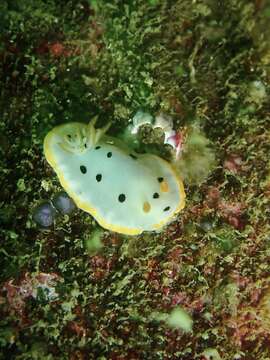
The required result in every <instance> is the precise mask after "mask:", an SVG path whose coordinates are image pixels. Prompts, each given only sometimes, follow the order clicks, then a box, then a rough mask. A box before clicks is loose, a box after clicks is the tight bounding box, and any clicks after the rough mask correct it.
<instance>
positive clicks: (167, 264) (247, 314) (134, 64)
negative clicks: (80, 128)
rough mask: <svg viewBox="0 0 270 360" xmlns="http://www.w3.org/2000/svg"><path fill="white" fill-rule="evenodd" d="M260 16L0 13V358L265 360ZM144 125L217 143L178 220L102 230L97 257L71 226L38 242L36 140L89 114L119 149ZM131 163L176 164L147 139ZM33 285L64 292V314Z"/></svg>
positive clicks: (265, 132)
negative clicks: (138, 231)
mask: <svg viewBox="0 0 270 360" xmlns="http://www.w3.org/2000/svg"><path fill="white" fill-rule="evenodd" d="M269 14H270V7H269V2H268V1H266V0H256V1H255V0H254V1H251V0H227V1H214V0H206V1H192V2H191V1H190V0H175V1H170V0H167V1H161V0H160V1H159V0H147V1H146V0H144V1H143V0H135V1H132V2H131V1H125V0H124V1H120V0H111V1H95V0H92V1H80V0H79V1H74V0H69V1H67V2H62V1H56V0H51V1H43V0H29V1H27V2H26V1H19V0H17V1H16V0H15V1H12V2H11V1H6V0H2V1H1V3H0V63H1V66H0V88H1V92H0V112H1V116H0V183H1V192H0V224H1V225H0V263H1V272H0V283H1V285H0V286H1V289H0V291H1V293H0V344H1V354H0V359H71V360H75V359H87V360H88V359H100V360H101V359H112V360H116V359H117V360H118V359H119V360H120V359H121V360H122V359H181V360H190V359H200V360H205V359H207V360H208V359H210V358H211V357H212V359H220V358H221V359H225V360H227V359H228V360H231V359H249V360H253V359H254V360H255V359H256V360H257V359H268V358H269V357H270V353H269V352H270V351H269V336H270V325H269V324H270V316H269V288H270V281H269V275H270V274H269V261H270V237H269V234H270V225H269V215H270V214H269V209H270V206H269V205H270V204H269V202H270V164H269V151H270V148H269V139H270V130H269V129H270V126H269V123H270V101H269V100H270V99H269V93H270V87H269V80H270V71H269V69H270V67H269V65H270V40H269V37H270V30H269V26H268V24H269V16H270V15H269ZM138 109H142V110H143V111H145V112H147V113H149V114H152V115H153V116H156V115H157V114H160V113H165V114H167V115H168V116H170V117H171V118H172V120H173V125H174V129H175V130H176V131H181V132H183V134H186V133H187V134H188V131H186V129H189V128H191V127H193V126H195V127H196V128H199V129H200V131H202V132H203V133H204V135H205V137H206V138H207V139H208V140H209V142H211V144H212V149H213V151H214V153H215V158H216V165H215V166H214V168H213V171H212V172H211V174H210V176H208V178H207V179H205V180H204V181H203V182H196V181H193V178H192V183H189V182H188V181H186V182H185V190H186V193H187V205H186V208H185V210H184V211H183V212H182V213H181V216H179V217H178V219H177V221H175V222H174V223H172V224H171V225H170V226H169V227H167V228H165V229H164V230H163V231H162V232H161V233H158V234H156V233H150V234H142V235H141V236H139V237H134V238H132V239H130V238H129V237H121V236H119V235H117V234H114V233H110V232H107V231H105V232H104V233H102V234H99V236H98V241H96V243H95V242H94V245H91V244H90V245H91V246H90V249H91V251H89V250H88V247H89V246H88V245H86V244H88V243H89V241H90V240H89V239H91V236H92V234H93V233H94V232H95V231H96V223H95V221H94V220H93V219H92V218H91V217H90V216H89V215H88V214H85V213H83V212H81V211H75V212H74V215H73V216H72V218H71V217H70V218H69V217H68V216H60V217H59V218H57V221H55V226H54V227H52V228H51V229H50V230H47V231H46V232H44V231H40V229H38V228H37V226H36V224H35V223H34V222H33V219H32V213H33V209H34V208H35V207H36V206H37V205H38V204H39V202H40V200H41V199H48V198H49V199H51V198H53V196H54V195H55V194H56V193H57V192H59V191H61V190H62V189H61V187H60V184H59V182H58V179H57V177H56V175H55V173H54V172H53V170H52V169H51V168H50V167H49V166H48V165H47V163H46V161H45V159H44V155H43V152H42V143H43V139H44V137H45V135H46V134H47V133H48V132H49V131H50V130H51V129H52V128H53V127H54V126H57V125H60V124H61V123H66V122H71V121H80V122H84V123H87V122H88V121H89V120H90V119H91V118H93V117H94V116H96V115H98V125H99V126H103V125H105V124H106V123H107V122H108V121H111V122H112V126H111V129H110V134H111V135H113V136H117V135H118V134H120V133H121V132H122V131H124V130H125V129H126V127H127V126H128V124H129V119H131V118H132V117H133V116H134V115H135V114H136V112H137V111H138ZM187 136H188V135H187ZM187 141H188V140H187ZM138 146H139V149H140V151H141V152H145V151H147V152H154V153H156V154H159V156H164V157H166V159H169V158H170V150H168V149H167V147H166V146H165V145H163V139H162V136H160V134H157V133H156V132H155V131H154V130H153V129H149V128H148V127H147V126H145V127H144V128H143V129H142V130H140V143H139V144H138ZM190 148H193V147H192V146H191V147H190ZM183 151H184V148H183ZM196 151H197V150H196ZM195 155H198V156H194V157H193V158H200V156H199V155H200V154H197V153H196V152H195ZM206 155H207V152H206ZM211 156H212V152H211ZM186 158H187V159H189V158H190V157H189V156H188V155H187V156H186ZM207 163H209V162H207ZM189 165H190V164H189ZM181 166H183V164H181ZM184 166H185V165H184ZM190 169H191V168H188V169H187V175H189V174H190ZM198 169H199V168H198ZM199 170H200V169H199ZM198 176H200V171H198ZM100 242H102V244H101V243H100ZM90 243H91V241H90ZM92 249H94V251H92ZM26 274H27V276H26ZM37 274H46V276H47V277H48V278H49V279H60V278H61V281H59V282H58V281H57V282H56V281H55V283H53V285H50V287H49V289H53V290H49V291H53V293H54V294H57V297H50V296H48V293H47V292H48V289H47V287H45V286H36V284H37V280H36V276H37ZM33 284H34V285H35V286H34V285H33ZM33 288H35V289H37V288H38V290H36V291H37V292H38V296H31V295H29V294H30V293H31V291H32V290H33ZM46 289H47V290H46ZM27 295H29V296H27ZM49 295H50V293H49ZM175 308H177V309H181V310H180V311H178V314H185V315H183V316H176V317H175V310H174V309H175ZM166 316H167V317H166ZM172 317H173V319H174V321H173V324H174V326H173V327H170V323H172V322H170V321H168V319H171V318H172ZM179 317H180V319H179ZM183 317H184V319H183ZM187 319H188V321H187ZM185 322H186V323H187V322H188V324H192V325H189V326H183V323H185ZM175 325H176V326H175ZM191 327H192V331H189V332H185V331H184V329H189V330H190V329H191Z"/></svg>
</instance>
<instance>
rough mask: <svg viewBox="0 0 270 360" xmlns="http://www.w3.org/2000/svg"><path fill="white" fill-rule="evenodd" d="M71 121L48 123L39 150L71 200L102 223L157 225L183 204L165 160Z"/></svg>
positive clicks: (126, 228)
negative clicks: (49, 125) (49, 126)
mask: <svg viewBox="0 0 270 360" xmlns="http://www.w3.org/2000/svg"><path fill="white" fill-rule="evenodd" d="M108 127H109V125H107V126H105V127H104V128H101V129H96V128H95V121H91V122H90V123H89V124H83V123H79V122H71V123H67V124H64V125H60V126H57V127H55V128H54V129H52V130H51V131H50V132H49V133H48V134H47V135H46V137H45V140H44V152H45V157H46V159H47V161H48V162H49V164H50V165H51V166H52V168H53V169H54V171H55V172H56V174H57V176H58V178H59V180H60V183H61V185H62V187H63V188H64V189H65V191H66V192H67V193H68V195H69V196H70V197H71V198H72V199H73V200H74V202H75V203H76V205H77V206H78V207H79V208H80V209H82V210H84V211H86V212H88V213H90V214H91V215H92V216H93V217H94V218H95V219H96V221H97V222H98V223H99V224H100V225H101V226H102V227H103V228H105V229H108V230H111V231H115V232H118V233H122V234H127V235H137V234H140V233H142V232H143V231H158V230H161V229H162V227H163V226H164V225H166V224H168V223H169V222H171V221H172V220H174V218H175V217H176V215H177V214H178V213H179V211H180V210H181V209H183V208H184V206H185V192H184V187H183V183H182V181H181V179H180V177H179V175H178V174H177V172H176V171H175V170H174V168H173V166H172V165H171V164H170V163H169V162H167V161H166V160H164V159H162V158H160V157H158V156H156V155H153V154H139V153H135V152H134V151H133V150H131V149H129V148H128V146H127V145H125V143H124V142H121V141H120V140H119V139H117V138H114V137H110V136H107V135H105V132H106V131H107V129H108Z"/></svg>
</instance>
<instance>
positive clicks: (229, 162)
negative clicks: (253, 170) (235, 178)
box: [223, 154, 243, 174]
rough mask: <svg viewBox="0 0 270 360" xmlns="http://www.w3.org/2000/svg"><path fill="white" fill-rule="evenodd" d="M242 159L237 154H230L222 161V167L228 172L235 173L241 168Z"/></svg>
mask: <svg viewBox="0 0 270 360" xmlns="http://www.w3.org/2000/svg"><path fill="white" fill-rule="evenodd" d="M242 165H243V160H242V158H241V157H240V156H239V155H236V154H231V155H230V156H229V157H228V158H227V159H226V160H225V161H224V165H223V166H224V169H226V170H229V171H230V172H232V173H234V174H237V173H238V172H239V171H241V170H242Z"/></svg>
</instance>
